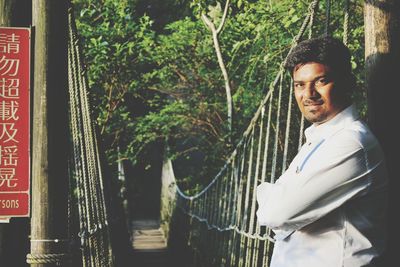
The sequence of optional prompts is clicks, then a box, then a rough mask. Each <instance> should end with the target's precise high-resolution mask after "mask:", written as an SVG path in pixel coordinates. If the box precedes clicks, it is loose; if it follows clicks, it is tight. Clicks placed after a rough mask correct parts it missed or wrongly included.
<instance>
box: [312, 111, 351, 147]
mask: <svg viewBox="0 0 400 267" xmlns="http://www.w3.org/2000/svg"><path fill="white" fill-rule="evenodd" d="M358 118H359V115H358V112H357V110H356V108H355V107H354V105H350V106H348V107H347V108H345V109H344V110H342V111H341V112H339V113H338V114H336V115H335V117H333V118H332V119H330V120H328V121H327V122H324V123H322V124H315V123H314V124H313V125H311V126H310V127H308V128H307V129H306V130H305V131H304V134H305V136H306V139H307V142H310V141H313V140H317V139H321V138H325V137H327V136H328V135H330V134H333V133H334V132H336V131H337V130H340V129H342V128H344V127H345V126H346V125H348V124H349V123H351V122H353V121H356V120H358Z"/></svg>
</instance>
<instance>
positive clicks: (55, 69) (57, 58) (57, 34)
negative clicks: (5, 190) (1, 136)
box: [28, 0, 69, 267]
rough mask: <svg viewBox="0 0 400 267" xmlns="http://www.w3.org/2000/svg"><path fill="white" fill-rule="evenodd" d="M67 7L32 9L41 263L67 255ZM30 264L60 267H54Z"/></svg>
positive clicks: (34, 247) (51, 0)
mask: <svg viewBox="0 0 400 267" xmlns="http://www.w3.org/2000/svg"><path fill="white" fill-rule="evenodd" d="M67 8H68V1H66V0H35V1H33V6H32V20H33V21H32V24H33V26H34V27H35V28H34V29H35V46H34V47H35V50H34V86H33V91H34V93H33V134H32V136H33V140H32V218H31V255H30V256H33V257H39V258H40V257H44V256H46V255H49V254H56V255H54V256H55V257H63V255H62V254H65V253H67V244H68V242H67V238H68V231H67V229H68V187H69V186H68V169H67V168H68V166H67V162H68V132H69V131H68V109H67V107H68V106H67V99H68V95H67V90H68V80H67V78H68V75H67V74H68V72H67V25H68V24H67V23H68V15H67ZM57 240H58V241H57ZM28 256H29V255H28ZM31 265H32V266H38V267H39V266H56V262H54V263H39V262H37V263H31Z"/></svg>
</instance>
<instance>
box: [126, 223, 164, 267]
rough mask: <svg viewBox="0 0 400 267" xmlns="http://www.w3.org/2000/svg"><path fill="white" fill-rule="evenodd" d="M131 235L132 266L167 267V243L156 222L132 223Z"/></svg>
mask: <svg viewBox="0 0 400 267" xmlns="http://www.w3.org/2000/svg"><path fill="white" fill-rule="evenodd" d="M132 234H133V236H132V248H133V257H134V258H133V261H134V262H135V265H134V266H140V267H169V265H168V261H167V259H168V254H167V242H166V240H165V236H164V233H163V231H162V229H161V228H160V223H159V222H158V221H156V220H136V221H133V223H132Z"/></svg>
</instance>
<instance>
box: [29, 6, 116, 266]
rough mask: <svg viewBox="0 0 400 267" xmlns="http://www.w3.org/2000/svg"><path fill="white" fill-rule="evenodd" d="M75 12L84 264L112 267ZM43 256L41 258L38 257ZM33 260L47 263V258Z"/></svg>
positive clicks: (71, 43)
mask: <svg viewBox="0 0 400 267" xmlns="http://www.w3.org/2000/svg"><path fill="white" fill-rule="evenodd" d="M81 58H82V54H81V51H80V46H79V40H78V34H77V29H76V26H75V19H74V15H73V9H72V7H70V8H69V9H68V83H69V116H70V131H71V140H70V141H71V150H72V153H71V154H72V158H71V160H70V163H69V166H70V173H71V176H72V177H71V181H73V182H72V184H73V185H74V188H73V189H75V190H74V191H76V192H77V195H76V204H77V205H76V206H77V209H78V212H77V213H78V215H79V233H78V234H77V236H78V237H79V238H80V239H81V240H80V241H81V251H82V255H81V256H82V264H83V266H85V267H90V266H104V267H107V266H109V267H112V266H113V265H114V263H113V255H112V249H111V243H110V233H109V227H108V222H107V212H106V205H105V197H104V187H103V177H102V169H101V166H100V156H99V151H98V148H97V146H98V144H97V137H96V134H95V127H94V123H93V120H92V118H91V111H90V105H89V98H88V81H87V77H86V72H85V71H84V67H83V63H82V59H81ZM39 256H42V255H39ZM31 260H35V261H36V262H37V261H41V262H44V261H48V259H44V258H37V257H36V258H32V259H31Z"/></svg>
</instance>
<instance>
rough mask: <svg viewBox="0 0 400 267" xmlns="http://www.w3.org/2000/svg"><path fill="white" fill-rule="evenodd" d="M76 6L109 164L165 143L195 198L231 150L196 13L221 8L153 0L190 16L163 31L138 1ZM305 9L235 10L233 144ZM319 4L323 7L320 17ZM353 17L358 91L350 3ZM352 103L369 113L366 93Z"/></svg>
mask: <svg viewBox="0 0 400 267" xmlns="http://www.w3.org/2000/svg"><path fill="white" fill-rule="evenodd" d="M74 2H75V4H76V7H77V11H78V16H77V19H78V21H77V25H78V29H79V32H80V34H81V36H82V38H83V44H84V52H85V59H86V63H87V65H88V75H89V80H90V87H91V89H92V91H91V95H92V99H93V107H94V110H95V116H96V117H97V123H98V125H99V126H100V129H101V133H102V138H103V139H104V140H105V141H106V144H107V154H108V156H109V159H110V161H115V160H116V159H117V152H116V147H117V146H120V147H121V150H122V153H123V156H124V157H126V158H128V159H130V160H132V161H133V162H135V161H137V160H138V159H139V158H140V157H141V156H142V155H143V153H145V151H146V147H147V146H149V145H151V144H154V143H160V142H161V143H162V142H164V141H165V140H168V144H169V147H170V156H171V157H172V158H173V159H174V163H175V171H176V174H177V176H178V178H180V182H181V186H183V187H184V188H186V189H187V190H188V191H191V192H193V191H196V190H200V189H201V186H198V185H199V184H206V183H207V182H208V181H209V180H210V179H212V178H213V177H214V175H215V174H216V173H217V172H218V170H219V168H220V167H221V166H222V165H223V162H224V160H225V159H226V157H227V156H228V155H229V153H230V151H231V150H232V149H233V148H232V147H231V146H229V145H227V144H226V143H227V142H226V140H227V134H228V132H227V125H226V118H227V115H226V113H227V112H226V96H225V90H224V81H223V77H222V74H221V71H220V69H219V66H218V62H217V58H216V55H215V51H214V48H213V43H212V39H211V35H210V32H209V30H208V29H207V27H206V26H205V25H204V24H203V22H202V21H201V20H200V19H199V14H200V13H201V12H209V13H208V14H209V16H211V17H214V21H215V19H218V18H220V16H221V14H222V10H223V7H224V5H225V1H221V2H217V1H213V0H209V1H203V0H194V1H173V0H171V1H167V2H163V3H161V2H160V1H156V0H154V1H152V2H151V3H152V4H153V6H154V5H159V7H161V6H164V5H170V6H177V5H178V4H179V5H181V6H182V7H183V6H184V7H186V8H188V7H189V5H190V6H191V7H192V10H193V14H192V15H191V17H179V16H178V15H176V14H175V13H174V14H175V15H165V16H166V17H168V18H169V19H171V18H178V19H176V21H173V22H171V23H168V24H166V25H165V27H163V28H162V29H158V28H157V27H156V28H154V25H153V21H154V20H157V18H154V17H149V16H147V15H144V14H138V13H137V10H136V8H137V5H139V6H140V5H143V3H144V2H143V1H134V0H124V1H115V0H91V1H84V0H75V1H74ZM178 2H179V3H178ZM309 2H310V1H288V0H283V1H272V0H270V1H266V0H263V1H246V0H237V1H232V2H231V5H230V9H229V13H228V17H227V20H226V25H225V26H224V28H223V31H222V32H221V33H220V35H219V38H220V45H221V52H222V54H223V58H224V61H225V63H226V65H227V70H228V73H229V76H230V79H231V87H232V90H233V91H232V96H233V101H234V105H233V106H234V116H233V120H234V134H233V143H234V144H235V143H237V142H238V140H239V139H240V138H241V135H242V133H243V131H244V129H245V128H246V127H247V125H248V123H249V121H250V119H251V118H252V116H253V114H254V112H255V110H256V109H257V108H258V105H259V103H260V101H261V100H262V98H263V97H264V95H265V94H266V92H267V91H268V90H269V89H268V88H269V86H270V84H271V82H272V81H273V80H274V78H275V75H276V73H277V70H278V68H279V66H280V63H281V62H282V60H283V59H284V57H285V56H286V54H287V52H288V50H289V48H290V46H291V44H292V40H293V38H294V36H296V34H297V32H298V30H299V28H300V25H301V23H302V21H303V19H304V18H305V15H306V14H307V7H308V4H309ZM324 5H325V3H324V1H321V4H320V9H321V10H324V8H325V6H324ZM186 8H182V10H185V12H186V10H187V9H186ZM343 10H344V7H343V4H342V3H335V4H333V6H332V12H331V17H332V21H331V29H335V31H334V35H335V36H337V37H341V36H342V25H343ZM171 12H176V10H174V9H172V10H171ZM352 12H353V13H352V15H351V24H350V29H351V31H350V38H349V42H350V45H349V47H350V49H351V51H352V52H353V68H354V71H355V73H356V74H357V77H358V80H359V84H360V85H361V81H362V76H361V75H362V72H363V40H362V38H363V28H362V7H361V5H360V4H354V6H353V8H352ZM324 20H325V12H324V11H322V12H319V13H318V14H316V17H315V26H314V27H313V28H312V32H313V35H319V34H322V33H323V32H324V28H325V25H324ZM307 36H308V32H307V33H306V35H305V37H307ZM360 92H361V91H360ZM355 97H356V99H359V100H358V101H357V102H358V103H359V105H360V106H361V107H363V110H364V111H365V104H364V101H363V100H361V101H360V99H363V98H362V97H363V95H362V93H358V94H357V95H356V96H355Z"/></svg>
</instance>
